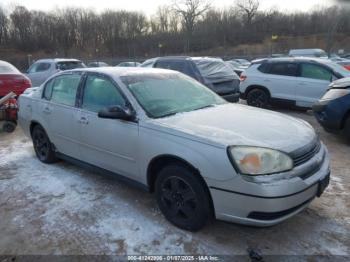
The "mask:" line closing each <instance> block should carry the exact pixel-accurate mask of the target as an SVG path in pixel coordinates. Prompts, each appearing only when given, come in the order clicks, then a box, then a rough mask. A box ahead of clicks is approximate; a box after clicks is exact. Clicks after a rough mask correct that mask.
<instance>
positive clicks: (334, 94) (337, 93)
mask: <svg viewBox="0 0 350 262" xmlns="http://www.w3.org/2000/svg"><path fill="white" fill-rule="evenodd" d="M348 94H350V89H330V90H329V91H328V92H327V93H326V94H325V95H324V96H323V97H322V98H321V101H325V100H334V99H337V98H339V97H342V96H346V95H348Z"/></svg>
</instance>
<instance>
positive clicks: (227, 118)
mask: <svg viewBox="0 0 350 262" xmlns="http://www.w3.org/2000/svg"><path fill="white" fill-rule="evenodd" d="M152 122H153V124H155V125H157V126H158V128H159V129H166V132H168V133H169V132H171V133H173V134H174V135H178V136H185V137H188V138H190V139H193V140H197V141H198V140H200V141H202V142H205V143H211V144H214V145H216V146H221V147H227V146H231V145H247V146H259V147H268V148H273V149H277V150H281V151H284V152H287V153H290V152H293V151H295V150H297V149H299V148H301V147H304V146H305V145H308V144H310V143H311V142H312V141H313V140H314V139H315V138H316V134H315V131H314V129H313V128H312V127H311V126H310V125H309V124H308V123H307V122H305V121H303V120H301V119H297V118H293V117H290V116H287V115H284V114H280V113H276V112H272V111H268V110H263V109H257V108H253V107H249V106H245V105H238V104H225V105H219V106H215V107H212V108H206V109H201V110H197V111H192V112H188V113H181V114H177V115H174V116H171V117H167V118H161V119H155V120H152Z"/></svg>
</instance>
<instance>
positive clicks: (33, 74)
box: [26, 59, 86, 86]
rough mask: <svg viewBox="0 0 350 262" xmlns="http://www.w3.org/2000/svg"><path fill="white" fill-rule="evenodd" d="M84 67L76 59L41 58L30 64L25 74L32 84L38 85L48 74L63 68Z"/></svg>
mask: <svg viewBox="0 0 350 262" xmlns="http://www.w3.org/2000/svg"><path fill="white" fill-rule="evenodd" d="M83 67H86V66H85V65H84V63H83V62H81V61H80V60H77V59H41V60H38V61H36V62H35V63H34V64H32V65H31V66H30V68H29V69H28V71H27V73H26V75H27V76H28V77H29V79H30V80H31V81H32V86H40V85H41V84H42V83H44V82H45V81H46V80H47V79H48V78H49V77H50V76H52V75H54V74H56V73H58V72H60V71H64V70H70V69H75V68H83Z"/></svg>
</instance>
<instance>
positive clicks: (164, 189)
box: [155, 164, 212, 231]
mask: <svg viewBox="0 0 350 262" xmlns="http://www.w3.org/2000/svg"><path fill="white" fill-rule="evenodd" d="M155 191H156V199H157V203H158V206H159V208H160V210H161V211H162V213H163V215H164V216H165V218H166V219H167V220H168V221H170V222H171V223H172V224H174V225H175V226H177V227H179V228H181V229H185V230H189V231H197V230H199V229H201V228H203V227H204V226H205V225H206V224H207V222H208V221H209V219H210V218H211V214H212V212H211V204H210V197H209V193H208V190H207V189H206V187H205V185H203V182H202V181H201V180H200V178H199V177H198V175H197V174H195V173H194V172H192V171H191V170H190V169H189V168H187V167H185V166H182V165H180V164H172V165H169V166H166V167H164V168H163V169H162V170H161V171H160V172H159V174H158V177H157V180H156V185H155Z"/></svg>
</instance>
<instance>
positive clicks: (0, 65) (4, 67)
mask: <svg viewBox="0 0 350 262" xmlns="http://www.w3.org/2000/svg"><path fill="white" fill-rule="evenodd" d="M18 73H20V72H19V71H18V69H17V68H16V67H14V66H13V65H11V64H9V63H6V62H0V74H18Z"/></svg>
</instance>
